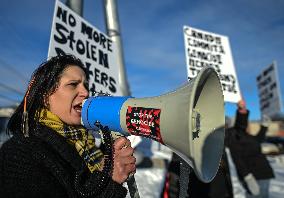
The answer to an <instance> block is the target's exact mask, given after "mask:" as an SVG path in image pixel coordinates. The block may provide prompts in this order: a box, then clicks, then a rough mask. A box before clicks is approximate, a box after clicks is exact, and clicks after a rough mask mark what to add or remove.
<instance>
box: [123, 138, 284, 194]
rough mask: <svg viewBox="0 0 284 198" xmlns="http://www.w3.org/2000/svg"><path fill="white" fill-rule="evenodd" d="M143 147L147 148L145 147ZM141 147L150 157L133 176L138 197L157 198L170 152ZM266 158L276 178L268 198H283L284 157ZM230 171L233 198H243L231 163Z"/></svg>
mask: <svg viewBox="0 0 284 198" xmlns="http://www.w3.org/2000/svg"><path fill="white" fill-rule="evenodd" d="M145 145H146V146H147V147H145ZM141 146H142V148H140V151H142V152H143V153H144V155H145V156H151V158H150V159H151V160H150V161H151V162H148V166H149V167H147V163H146V166H145V167H143V168H139V167H138V168H137V171H136V174H135V179H136V183H137V187H138V190H139V194H140V197H141V198H159V197H160V193H161V190H162V187H163V184H164V180H165V174H166V169H165V168H166V163H165V160H170V158H171V151H170V150H169V149H168V148H166V147H164V146H161V145H158V144H155V143H154V144H152V145H151V144H149V142H148V143H146V144H144V145H141ZM145 148H152V150H154V152H152V153H151V152H150V151H149V149H148V150H147V149H145ZM149 152H150V153H149ZM267 158H268V160H269V162H270V164H271V166H272V168H273V170H274V173H275V176H276V177H275V178H274V179H272V180H271V184H270V190H269V191H270V192H269V193H270V198H282V197H284V155H278V156H268V157H267ZM229 160H230V159H229ZM230 171H231V177H232V183H233V188H234V197H235V198H245V196H244V192H245V191H244V189H243V188H242V186H241V184H240V183H239V181H238V178H237V176H236V172H235V170H234V167H233V164H232V162H231V161H230ZM127 197H130V195H129V194H128V195H127Z"/></svg>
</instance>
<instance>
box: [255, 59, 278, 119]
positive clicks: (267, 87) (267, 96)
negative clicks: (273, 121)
mask: <svg viewBox="0 0 284 198" xmlns="http://www.w3.org/2000/svg"><path fill="white" fill-rule="evenodd" d="M256 81H257V87H258V96H259V105H260V111H261V113H262V115H264V114H265V115H268V116H273V115H276V114H277V113H280V112H281V110H282V101H281V92H280V83H279V80H278V70H277V65H276V62H273V63H272V64H271V65H269V66H268V67H266V68H265V69H264V70H263V71H262V72H261V73H260V74H259V75H258V76H257V78H256Z"/></svg>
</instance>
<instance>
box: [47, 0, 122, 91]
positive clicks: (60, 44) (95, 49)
mask: <svg viewBox="0 0 284 198" xmlns="http://www.w3.org/2000/svg"><path fill="white" fill-rule="evenodd" d="M60 53H63V54H64V53H65V54H73V55H75V56H76V57H78V58H80V59H81V60H82V61H83V63H84V65H85V67H86V70H87V72H88V74H87V78H88V80H89V88H90V92H95V91H96V92H103V93H108V94H111V95H115V96H120V95H122V94H121V90H120V89H119V85H118V67H117V65H116V61H117V47H116V44H115V43H114V42H113V41H112V40H111V39H110V38H109V37H108V36H107V35H105V34H104V33H102V32H101V31H99V30H98V29H97V28H96V27H94V26H92V25H91V24H90V23H89V22H87V21H86V20H84V19H83V18H82V17H81V16H79V15H78V14H76V13H75V12H74V11H72V10H71V9H69V8H68V7H67V6H66V5H64V4H63V3H61V2H60V1H56V4H55V10H54V16H53V24H52V30H51V36H50V43H49V51H48V57H52V56H56V55H58V54H60Z"/></svg>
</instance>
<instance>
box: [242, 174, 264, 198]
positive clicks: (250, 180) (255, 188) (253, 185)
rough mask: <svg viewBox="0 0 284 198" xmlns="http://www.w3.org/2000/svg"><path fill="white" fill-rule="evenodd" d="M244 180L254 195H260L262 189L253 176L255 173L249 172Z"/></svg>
mask: <svg viewBox="0 0 284 198" xmlns="http://www.w3.org/2000/svg"><path fill="white" fill-rule="evenodd" d="M244 180H245V182H246V184H247V187H248V189H249V191H250V193H251V194H252V195H255V196H256V195H259V192H260V189H259V185H258V183H257V181H256V179H255V177H254V176H253V174H251V173H249V174H248V175H246V176H245V177H244Z"/></svg>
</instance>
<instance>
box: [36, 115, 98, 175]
mask: <svg viewBox="0 0 284 198" xmlns="http://www.w3.org/2000/svg"><path fill="white" fill-rule="evenodd" d="M39 122H40V123H41V124H42V125H45V126H47V127H49V128H51V129H53V130H54V131H56V132H57V133H58V134H60V135H62V136H63V137H65V138H66V140H67V142H68V143H70V144H71V145H73V146H75V148H76V150H77V151H78V153H79V155H80V156H81V157H82V158H83V159H84V161H85V163H86V165H87V166H88V168H89V170H90V172H91V173H92V172H94V171H95V170H98V169H99V168H100V162H101V161H102V158H103V153H102V152H101V150H100V149H98V148H97V147H96V145H95V139H94V137H93V136H92V134H89V133H88V131H87V130H86V129H85V128H83V127H82V126H76V127H75V126H69V125H66V124H65V123H63V122H62V121H61V120H60V118H59V117H58V116H56V115H55V114H53V113H52V112H51V111H49V110H47V109H41V111H40V118H39Z"/></svg>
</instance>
